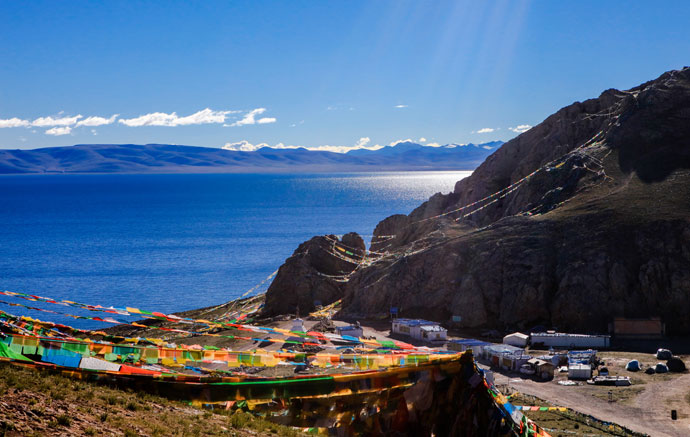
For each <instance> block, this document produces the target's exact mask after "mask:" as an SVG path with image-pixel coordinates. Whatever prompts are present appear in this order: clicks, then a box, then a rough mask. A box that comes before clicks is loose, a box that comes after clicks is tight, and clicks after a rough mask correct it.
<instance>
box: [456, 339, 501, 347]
mask: <svg viewBox="0 0 690 437" xmlns="http://www.w3.org/2000/svg"><path fill="white" fill-rule="evenodd" d="M450 341H451V343H457V344H461V345H463V346H490V345H492V344H493V343H489V342H486V341H482V340H475V339H473V338H461V339H455V340H450Z"/></svg>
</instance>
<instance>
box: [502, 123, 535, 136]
mask: <svg viewBox="0 0 690 437" xmlns="http://www.w3.org/2000/svg"><path fill="white" fill-rule="evenodd" d="M508 129H510V130H512V131H513V132H517V133H519V134H521V133H523V132H527V131H528V130H530V129H532V126H530V125H529V124H520V125H517V126H515V127H509V128H508Z"/></svg>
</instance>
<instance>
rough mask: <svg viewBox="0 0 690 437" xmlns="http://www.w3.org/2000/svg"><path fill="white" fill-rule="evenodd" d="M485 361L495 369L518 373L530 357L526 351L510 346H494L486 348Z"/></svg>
mask: <svg viewBox="0 0 690 437" xmlns="http://www.w3.org/2000/svg"><path fill="white" fill-rule="evenodd" d="M483 349H484V352H483V357H482V358H483V359H484V360H486V361H488V362H489V364H491V365H492V366H495V367H500V368H502V369H505V370H514V371H517V370H519V369H520V366H522V365H523V364H525V363H526V362H527V361H528V360H529V359H530V358H532V357H531V356H530V355H527V354H526V353H525V350H524V349H522V348H519V347H516V346H511V345H509V344H492V345H490V346H484V348H483Z"/></svg>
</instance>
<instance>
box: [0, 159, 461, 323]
mask: <svg viewBox="0 0 690 437" xmlns="http://www.w3.org/2000/svg"><path fill="white" fill-rule="evenodd" d="M469 173H470V172H401V173H376V174H373V173H372V174H368V173H367V174H364V173H356V174H328V175H324V174H313V175H238V174H209V175H35V176H27V175H23V176H1V177H0V288H1V289H3V290H10V291H19V292H26V293H31V294H37V295H41V296H47V297H55V298H59V299H69V300H74V301H79V302H84V303H91V304H101V305H114V306H135V307H138V308H141V309H148V310H155V311H161V312H166V313H167V312H174V311H181V310H186V309H192V308H199V307H204V306H209V305H214V304H219V303H222V302H226V301H228V300H231V299H233V298H235V297H236V296H239V295H241V294H242V293H244V292H245V291H246V290H248V289H250V288H251V287H252V286H254V285H255V284H257V283H258V282H260V281H261V280H262V279H264V278H265V277H266V276H268V275H269V274H270V273H271V272H273V271H274V270H276V269H277V268H278V267H279V266H280V265H281V264H282V263H283V261H284V260H285V259H286V258H287V257H289V256H290V255H291V254H292V252H293V251H294V250H295V249H296V248H297V246H298V245H299V244H300V243H301V242H303V241H305V240H307V239H309V238H310V237H312V236H313V235H319V234H327V233H332V234H339V235H342V234H344V233H347V232H350V231H355V232H358V233H360V234H361V235H362V236H364V238H365V240H367V241H369V239H370V238H371V233H372V231H373V229H374V227H375V226H376V224H377V223H378V222H379V221H380V220H382V219H383V218H385V217H387V216H389V215H391V214H395V213H409V212H410V211H411V210H412V209H414V208H415V207H416V206H418V205H419V204H420V203H421V202H423V201H424V200H426V199H428V198H429V196H431V195H432V194H434V193H436V192H449V191H452V189H453V187H454V184H455V182H456V181H458V180H459V179H462V178H463V177H465V176H467V175H469ZM267 285H268V284H266V286H267ZM264 289H265V287H264ZM0 299H1V300H5V301H13V302H19V303H24V304H29V305H34V306H40V305H37V304H35V303H32V302H26V301H22V300H18V299H12V298H8V297H4V296H0ZM45 307H46V308H50V309H53V310H57V311H68V310H69V311H72V312H75V311H74V309H71V308H65V307H60V306H52V308H51V306H50V305H49V306H45ZM0 310H3V311H7V312H10V313H13V314H25V315H30V316H32V317H37V318H41V319H44V320H52V321H58V322H61V323H69V324H72V325H77V326H81V327H87V326H88V327H90V328H91V327H96V326H95V325H93V324H92V322H85V321H74V320H73V319H69V318H65V317H60V316H55V315H51V314H45V313H36V312H29V311H26V310H22V309H19V308H16V307H7V306H5V305H0ZM82 314H83V313H82ZM91 315H96V314H94V313H92V314H91ZM106 326H107V325H106Z"/></svg>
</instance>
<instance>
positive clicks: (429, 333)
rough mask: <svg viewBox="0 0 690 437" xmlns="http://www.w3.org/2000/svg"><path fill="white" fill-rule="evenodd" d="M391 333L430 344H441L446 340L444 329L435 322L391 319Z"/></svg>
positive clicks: (446, 333) (446, 331)
mask: <svg viewBox="0 0 690 437" xmlns="http://www.w3.org/2000/svg"><path fill="white" fill-rule="evenodd" d="M391 333H393V334H400V335H406V336H408V337H412V338H414V339H416V340H422V341H428V342H430V343H436V342H439V343H443V342H445V341H446V340H447V338H448V330H447V329H446V328H444V327H443V326H441V325H439V324H438V323H436V322H430V321H428V320H421V319H393V324H392V326H391Z"/></svg>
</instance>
